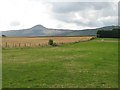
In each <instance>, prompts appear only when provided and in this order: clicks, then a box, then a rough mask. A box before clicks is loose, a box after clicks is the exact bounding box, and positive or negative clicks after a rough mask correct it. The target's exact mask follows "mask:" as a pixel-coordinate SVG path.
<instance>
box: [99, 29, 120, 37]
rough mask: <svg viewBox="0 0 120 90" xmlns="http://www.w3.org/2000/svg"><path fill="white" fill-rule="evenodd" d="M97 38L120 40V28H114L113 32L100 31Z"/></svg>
mask: <svg viewBox="0 0 120 90" xmlns="http://www.w3.org/2000/svg"><path fill="white" fill-rule="evenodd" d="M97 37H100V38H120V28H114V29H112V30H111V31H105V30H98V32H97Z"/></svg>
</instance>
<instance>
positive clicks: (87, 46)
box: [2, 39, 118, 88]
mask: <svg viewBox="0 0 120 90" xmlns="http://www.w3.org/2000/svg"><path fill="white" fill-rule="evenodd" d="M96 40H97V41H96ZM101 40H102V39H94V40H91V41H87V42H79V43H70V44H64V45H61V46H56V47H51V46H47V47H34V48H32V47H31V48H3V51H2V55H3V57H2V59H3V65H2V66H3V67H2V70H3V72H2V80H3V81H2V82H3V83H2V85H3V88H117V87H118V43H117V42H105V41H106V40H107V41H117V39H104V42H103V41H101ZM98 41H100V42H98Z"/></svg>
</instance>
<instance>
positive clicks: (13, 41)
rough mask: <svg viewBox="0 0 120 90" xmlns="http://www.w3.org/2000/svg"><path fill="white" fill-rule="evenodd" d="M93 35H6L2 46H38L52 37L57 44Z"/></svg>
mask: <svg viewBox="0 0 120 90" xmlns="http://www.w3.org/2000/svg"><path fill="white" fill-rule="evenodd" d="M91 38H93V37H5V38H2V47H3V48H5V47H38V46H47V45H48V41H49V40H50V39H52V40H53V41H54V43H56V44H57V45H61V44H64V43H72V42H80V41H87V40H90V39H91Z"/></svg>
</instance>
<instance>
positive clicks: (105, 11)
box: [52, 2, 117, 27]
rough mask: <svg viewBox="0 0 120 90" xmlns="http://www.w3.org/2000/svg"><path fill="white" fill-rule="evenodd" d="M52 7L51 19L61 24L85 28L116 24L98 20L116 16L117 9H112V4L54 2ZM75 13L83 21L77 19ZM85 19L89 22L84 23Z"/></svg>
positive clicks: (114, 21) (114, 20) (111, 21)
mask: <svg viewBox="0 0 120 90" xmlns="http://www.w3.org/2000/svg"><path fill="white" fill-rule="evenodd" d="M52 5H53V8H52V10H53V17H54V18H56V19H57V20H60V21H62V22H66V23H74V24H76V25H78V26H86V27H99V26H101V25H103V26H105V25H111V24H112V25H113V24H116V19H112V20H103V21H99V19H100V18H106V17H108V16H112V17H115V16H117V9H114V8H113V7H116V6H115V5H113V3H112V2H90V3H89V2H62V3H61V2H60V3H58V2H55V3H52ZM116 8H117V7H116ZM75 13H78V15H79V16H80V17H82V18H83V20H79V19H77V17H76V16H75ZM86 19H87V20H89V22H84V20H86Z"/></svg>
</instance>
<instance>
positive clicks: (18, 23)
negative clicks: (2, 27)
mask: <svg viewBox="0 0 120 90" xmlns="http://www.w3.org/2000/svg"><path fill="white" fill-rule="evenodd" d="M19 25H20V22H19V21H13V22H11V23H10V26H19Z"/></svg>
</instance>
